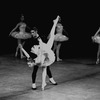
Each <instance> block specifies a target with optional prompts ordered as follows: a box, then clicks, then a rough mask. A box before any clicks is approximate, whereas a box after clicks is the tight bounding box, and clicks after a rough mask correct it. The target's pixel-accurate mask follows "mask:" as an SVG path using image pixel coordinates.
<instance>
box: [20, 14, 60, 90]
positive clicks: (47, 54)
mask: <svg viewBox="0 0 100 100" xmlns="http://www.w3.org/2000/svg"><path fill="white" fill-rule="evenodd" d="M59 18H60V17H59V16H57V18H56V19H55V20H54V24H53V27H52V29H51V31H50V38H49V40H48V42H47V43H44V42H43V41H42V39H41V38H40V37H39V35H38V34H36V33H35V34H36V35H37V36H36V37H37V40H38V41H39V45H34V46H33V47H32V48H31V52H32V53H34V54H36V55H37V57H36V58H35V59H32V58H31V57H30V55H29V54H28V53H27V52H26V51H25V49H24V48H23V47H22V46H21V45H20V48H21V49H22V51H23V52H24V54H25V55H26V57H27V59H28V62H27V64H28V66H29V67H34V70H33V73H32V82H33V83H32V88H33V89H36V83H35V79H36V73H37V70H38V67H42V90H44V88H45V86H46V85H47V83H46V75H48V76H49V81H50V82H51V83H52V84H53V85H57V83H56V82H55V81H54V79H53V77H52V74H51V71H50V68H49V66H50V65H51V64H53V63H54V61H55V54H54V52H53V50H52V49H51V48H52V46H53V43H54V38H55V35H54V33H55V28H56V26H57V23H58V21H59Z"/></svg>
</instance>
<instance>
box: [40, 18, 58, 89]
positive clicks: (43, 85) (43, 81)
mask: <svg viewBox="0 0 100 100" xmlns="http://www.w3.org/2000/svg"><path fill="white" fill-rule="evenodd" d="M58 20H59V16H58V17H57V18H56V19H55V20H54V25H53V27H52V29H51V32H50V38H49V40H48V42H47V44H46V43H43V42H42V40H41V39H39V42H40V43H39V44H40V47H41V48H43V49H44V50H46V49H47V50H46V51H48V50H51V48H52V46H53V42H54V33H55V27H56V25H57V22H58ZM51 51H52V50H51ZM48 53H49V52H48ZM42 68H43V72H42V90H44V87H45V86H46V74H47V72H46V71H47V66H45V65H44V66H43V67H42Z"/></svg>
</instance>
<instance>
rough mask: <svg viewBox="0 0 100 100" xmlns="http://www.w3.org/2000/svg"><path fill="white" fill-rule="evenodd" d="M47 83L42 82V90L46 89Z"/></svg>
mask: <svg viewBox="0 0 100 100" xmlns="http://www.w3.org/2000/svg"><path fill="white" fill-rule="evenodd" d="M46 85H47V84H46V83H43V84H42V91H44V88H45V87H46Z"/></svg>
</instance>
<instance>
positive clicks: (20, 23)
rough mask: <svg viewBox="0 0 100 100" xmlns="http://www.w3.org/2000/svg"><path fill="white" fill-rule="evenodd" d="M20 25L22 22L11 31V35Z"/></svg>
mask: <svg viewBox="0 0 100 100" xmlns="http://www.w3.org/2000/svg"><path fill="white" fill-rule="evenodd" d="M20 25H21V23H18V24H17V25H16V27H15V28H14V29H13V30H12V31H11V32H10V34H9V35H11V34H12V33H13V32H14V31H15V30H16V29H17V27H18V26H20Z"/></svg>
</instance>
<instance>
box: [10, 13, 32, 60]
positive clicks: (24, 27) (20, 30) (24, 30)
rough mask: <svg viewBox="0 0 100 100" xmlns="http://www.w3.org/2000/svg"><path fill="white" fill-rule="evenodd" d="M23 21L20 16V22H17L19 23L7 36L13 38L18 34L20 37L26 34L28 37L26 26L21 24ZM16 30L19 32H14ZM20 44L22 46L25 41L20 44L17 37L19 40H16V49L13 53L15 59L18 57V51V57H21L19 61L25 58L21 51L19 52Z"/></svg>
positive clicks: (22, 17)
mask: <svg viewBox="0 0 100 100" xmlns="http://www.w3.org/2000/svg"><path fill="white" fill-rule="evenodd" d="M23 20H24V16H23V15H22V16H21V22H19V23H18V24H17V25H16V27H15V28H14V29H13V30H12V31H11V32H10V34H9V35H11V36H12V37H15V36H16V35H18V34H20V35H21V34H22V35H25V34H27V35H28V36H29V35H30V33H28V32H26V27H28V26H27V25H26V23H25V22H23ZM18 28H19V31H15V30H16V29H18ZM28 28H29V27H28ZM30 37H31V36H30ZM20 44H21V45H22V46H24V44H25V41H24V42H22V39H21V38H20V37H19V38H17V48H16V52H15V57H17V56H18V51H20V56H21V59H22V58H24V57H25V56H24V54H23V52H22V50H21V49H20V47H19V45H20Z"/></svg>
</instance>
